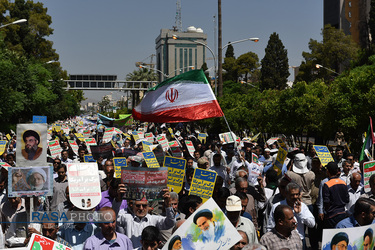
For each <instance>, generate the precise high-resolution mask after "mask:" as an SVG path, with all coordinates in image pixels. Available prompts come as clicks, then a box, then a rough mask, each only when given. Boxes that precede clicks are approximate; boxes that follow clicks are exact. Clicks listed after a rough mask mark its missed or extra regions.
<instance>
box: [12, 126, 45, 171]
mask: <svg viewBox="0 0 375 250" xmlns="http://www.w3.org/2000/svg"><path fill="white" fill-rule="evenodd" d="M17 138H19V139H18V140H19V141H20V143H18V140H17V148H16V150H17V166H20V167H22V166H45V165H46V164H47V144H46V142H47V124H44V123H32V124H18V125H17ZM18 145H20V146H18Z"/></svg>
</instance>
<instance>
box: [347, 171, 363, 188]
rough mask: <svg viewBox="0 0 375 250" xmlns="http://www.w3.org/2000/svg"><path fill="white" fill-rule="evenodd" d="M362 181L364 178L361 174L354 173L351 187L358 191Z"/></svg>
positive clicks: (351, 178)
mask: <svg viewBox="0 0 375 250" xmlns="http://www.w3.org/2000/svg"><path fill="white" fill-rule="evenodd" d="M361 179H362V176H361V174H360V173H358V172H355V173H352V176H351V177H350V186H351V187H352V188H353V190H357V189H358V187H359V185H360V184H361Z"/></svg>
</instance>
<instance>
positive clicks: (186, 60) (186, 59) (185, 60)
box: [182, 49, 188, 72]
mask: <svg viewBox="0 0 375 250" xmlns="http://www.w3.org/2000/svg"><path fill="white" fill-rule="evenodd" d="M187 63H188V51H187V49H184V66H183V69H182V72H185V70H186V69H185V68H187V66H188V65H187Z"/></svg>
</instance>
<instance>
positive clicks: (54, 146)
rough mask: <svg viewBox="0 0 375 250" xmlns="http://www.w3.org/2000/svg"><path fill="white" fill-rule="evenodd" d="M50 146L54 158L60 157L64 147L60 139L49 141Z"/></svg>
mask: <svg viewBox="0 0 375 250" xmlns="http://www.w3.org/2000/svg"><path fill="white" fill-rule="evenodd" d="M48 147H49V151H50V152H51V156H52V157H53V158H56V157H60V154H61V151H62V149H61V147H60V143H59V140H53V141H50V142H48Z"/></svg>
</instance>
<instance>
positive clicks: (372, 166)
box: [363, 161, 375, 192]
mask: <svg viewBox="0 0 375 250" xmlns="http://www.w3.org/2000/svg"><path fill="white" fill-rule="evenodd" d="M363 172H364V173H363V181H364V188H365V192H369V191H370V190H371V187H370V183H369V180H370V177H371V175H373V174H375V161H368V162H365V163H363Z"/></svg>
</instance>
